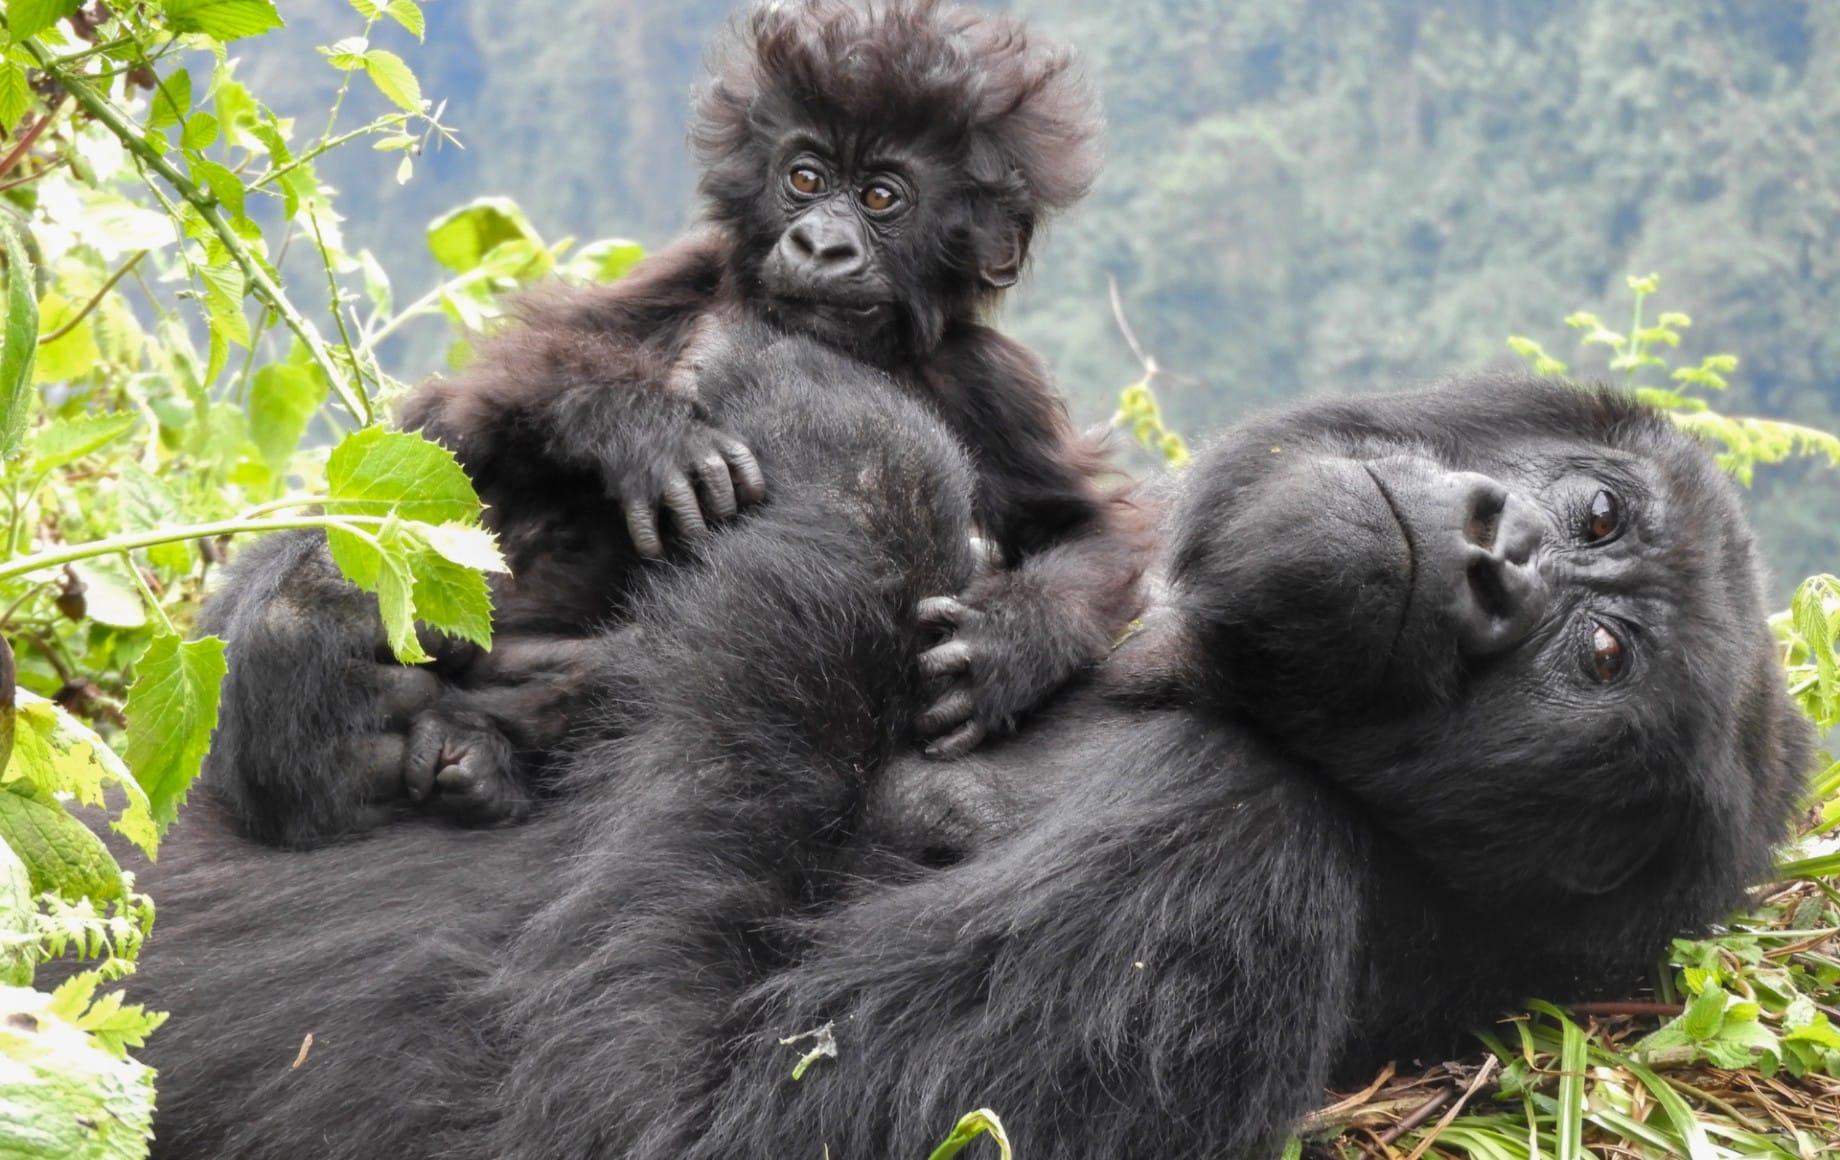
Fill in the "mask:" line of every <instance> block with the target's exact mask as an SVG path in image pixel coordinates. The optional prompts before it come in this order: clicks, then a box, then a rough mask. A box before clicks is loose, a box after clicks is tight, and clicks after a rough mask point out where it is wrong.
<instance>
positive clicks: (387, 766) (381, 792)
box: [340, 733, 404, 802]
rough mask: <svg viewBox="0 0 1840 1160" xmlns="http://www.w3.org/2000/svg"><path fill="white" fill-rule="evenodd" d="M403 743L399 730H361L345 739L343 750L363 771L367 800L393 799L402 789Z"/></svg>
mask: <svg viewBox="0 0 1840 1160" xmlns="http://www.w3.org/2000/svg"><path fill="white" fill-rule="evenodd" d="M403 752H404V742H403V736H402V734H400V733H361V734H359V735H358V736H356V737H349V738H346V740H345V742H344V743H343V746H342V747H341V750H340V753H341V755H342V756H343V757H344V758H345V760H346V761H348V762H350V763H351V765H352V766H353V767H354V768H356V769H359V770H362V771H363V786H364V800H365V801H369V802H392V801H395V800H397V799H398V798H400V797H401V796H402V792H403Z"/></svg>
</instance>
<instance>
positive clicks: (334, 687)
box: [199, 532, 596, 846]
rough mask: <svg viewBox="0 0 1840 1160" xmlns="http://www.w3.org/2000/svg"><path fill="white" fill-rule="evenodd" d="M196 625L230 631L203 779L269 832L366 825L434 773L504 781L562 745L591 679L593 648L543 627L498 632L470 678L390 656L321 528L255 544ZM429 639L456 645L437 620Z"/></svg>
mask: <svg viewBox="0 0 1840 1160" xmlns="http://www.w3.org/2000/svg"><path fill="white" fill-rule="evenodd" d="M199 629H200V631H202V632H205V633H210V634H214V635H218V636H222V637H224V638H225V639H226V640H227V641H228V642H229V648H228V656H229V662H230V663H229V671H228V673H227V674H226V676H225V678H224V686H223V696H222V700H221V702H220V708H219V713H218V725H217V732H216V733H215V735H214V736H213V738H212V742H211V751H210V754H209V755H208V756H207V758H206V760H205V777H206V779H207V782H208V784H210V785H212V786H213V787H214V788H215V789H216V790H217V792H218V793H219V795H220V796H221V797H222V798H223V799H224V801H225V802H226V804H227V805H228V806H229V807H230V808H231V810H232V811H233V812H234V813H235V815H236V816H237V818H238V820H239V823H240V824H241V825H242V827H243V828H244V831H245V832H246V833H248V834H250V835H251V836H252V837H255V838H256V839H258V840H260V841H263V842H268V843H270V844H274V845H282V846H308V845H313V844H315V843H316V842H317V841H319V840H321V839H323V838H324V837H325V836H326V835H344V834H352V833H356V832H359V831H362V830H366V829H370V828H371V827H373V826H375V825H377V824H379V823H381V822H383V821H385V820H388V819H389V818H390V817H391V816H393V815H394V814H395V813H398V812H400V811H401V809H402V808H403V805H404V803H405V789H406V790H407V794H408V799H407V800H411V801H413V800H421V799H424V798H427V797H428V796H430V794H432V793H433V791H434V790H435V788H436V787H437V786H438V785H439V786H444V787H445V786H448V785H450V784H451V785H452V786H454V787H464V788H465V789H467V790H471V791H473V792H475V793H482V792H499V793H505V792H511V791H513V790H514V788H515V787H518V786H520V785H522V784H527V783H528V782H529V780H530V779H529V778H527V777H526V778H517V779H513V778H511V777H508V776H504V775H505V774H508V773H509V772H510V771H511V769H512V768H513V767H514V766H519V765H523V766H532V765H535V764H536V763H538V762H540V761H541V760H542V757H543V755H544V754H546V753H548V752H549V751H550V750H552V749H554V748H555V747H556V746H557V745H559V744H560V743H561V742H562V740H563V737H564V734H565V732H566V728H567V718H568V715H569V714H570V713H571V712H573V711H574V708H575V706H576V705H577V704H578V703H579V700H580V699H581V698H582V697H584V696H585V695H586V694H587V693H588V691H589V690H590V689H591V688H592V687H593V683H592V680H591V678H590V674H592V673H593V671H594V666H593V663H592V662H593V657H594V655H595V648H596V646H595V645H594V644H593V643H592V642H590V641H587V640H581V639H565V638H557V637H553V636H548V635H542V636H537V635H529V636H524V637H511V638H506V639H501V640H500V641H499V642H498V645H497V647H496V648H495V649H494V651H493V652H492V653H491V654H488V655H486V656H484V657H481V658H479V659H475V660H472V661H471V662H470V663H469V664H468V665H467V671H468V676H469V680H470V682H471V687H468V688H460V687H457V686H455V685H453V684H451V683H449V682H448V681H447V680H445V679H443V678H442V677H441V676H438V675H437V672H436V670H437V668H440V667H441V666H439V665H430V666H404V665H399V664H397V663H396V662H395V660H394V658H393V657H392V656H391V655H390V649H389V645H388V642H387V638H386V636H385V634H384V630H383V624H382V621H381V620H380V619H379V617H378V613H377V602H376V598H375V597H374V596H372V595H370V594H369V593H366V592H364V591H362V590H360V589H359V588H358V587H357V586H355V585H353V584H352V583H350V582H349V581H348V580H346V579H345V578H344V577H343V576H342V575H341V574H340V573H339V571H338V568H337V567H336V566H335V565H334V564H333V562H332V559H331V557H330V555H329V554H328V553H327V550H326V540H325V537H324V535H323V534H321V533H319V532H284V533H281V534H278V535H274V536H270V537H268V538H267V539H265V540H261V541H258V542H257V543H255V544H252V545H250V546H249V547H248V548H246V549H245V550H244V551H243V552H242V553H240V554H239V555H238V557H237V559H236V561H235V563H234V564H233V565H232V566H231V568H230V571H229V574H228V575H227V576H226V577H225V580H224V583H223V585H222V586H221V587H220V589H219V591H218V592H217V594H216V595H214V596H213V598H212V599H211V600H210V601H208V602H207V603H206V605H205V610H204V613H203V615H202V616H201V617H200V619H199ZM425 644H426V645H427V646H428V647H430V648H431V649H433V650H434V651H435V652H436V654H437V656H440V655H442V654H443V653H444V652H446V651H448V650H450V649H452V648H454V647H455V646H454V645H453V644H452V643H451V642H448V641H445V640H443V639H441V638H438V637H435V636H433V635H432V634H429V635H428V639H427V640H426V642H425ZM461 647H468V648H470V646H461ZM436 800H437V801H438V802H440V803H441V804H442V805H443V806H444V807H447V808H454V809H465V808H467V807H468V805H469V804H481V805H483V804H484V803H471V802H470V799H469V798H468V797H467V796H465V795H464V794H462V793H452V792H450V793H443V794H441V795H439V796H438V797H437V798H436ZM492 805H493V808H492V809H491V811H490V812H492V813H493V814H495V815H502V816H518V815H519V814H521V813H522V812H523V804H522V803H521V802H519V801H500V802H495V803H492Z"/></svg>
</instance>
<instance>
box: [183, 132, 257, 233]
mask: <svg viewBox="0 0 1840 1160" xmlns="http://www.w3.org/2000/svg"><path fill="white" fill-rule="evenodd" d="M216 141H217V118H216V117H213V116H212V115H211V114H209V113H193V114H192V115H191V116H189V117H187V118H186V119H185V132H184V133H182V134H181V135H180V137H179V144H180V145H181V146H183V147H184V148H187V149H194V150H196V149H208V148H210V147H211V146H212V145H213V144H214V143H216ZM197 167H198V163H197V162H193V163H192V168H193V171H194V172H196V170H197ZM224 172H225V173H229V172H230V171H229V170H227V169H226V170H224ZM232 180H234V177H233V178H232ZM211 188H212V189H213V190H215V189H216V188H217V184H216V182H212V184H211ZM242 188H243V187H242V184H241V183H240V182H239V183H238V184H237V191H238V192H237V193H236V194H235V195H234V196H235V197H236V199H237V205H238V206H239V207H240V206H241V204H242V196H243V195H242V192H241V191H242ZM217 200H219V201H222V202H225V203H226V204H229V199H228V198H225V197H223V196H221V195H220V196H219V197H218V199H217ZM237 213H238V214H239V215H241V213H242V210H241V208H239V209H238V210H237Z"/></svg>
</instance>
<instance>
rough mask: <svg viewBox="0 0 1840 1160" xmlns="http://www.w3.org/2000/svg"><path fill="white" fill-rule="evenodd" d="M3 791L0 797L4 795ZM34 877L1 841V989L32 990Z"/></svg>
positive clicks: (35, 933) (35, 937)
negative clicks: (27, 988)
mask: <svg viewBox="0 0 1840 1160" xmlns="http://www.w3.org/2000/svg"><path fill="white" fill-rule="evenodd" d="M5 792H6V791H5V790H0V794H3V793H5ZM37 913H38V907H37V906H35V905H34V904H33V902H32V877H31V874H30V872H28V871H27V870H26V864H25V863H24V862H22V861H20V860H19V855H17V854H15V853H13V851H12V849H11V848H10V847H9V846H8V845H7V844H6V843H5V842H3V841H0V987H29V986H31V985H32V966H33V963H34V961H35V959H36V956H35V954H34V949H35V948H36V947H37V945H38V924H37V923H36V922H34V921H33V916H34V915H36V914H37Z"/></svg>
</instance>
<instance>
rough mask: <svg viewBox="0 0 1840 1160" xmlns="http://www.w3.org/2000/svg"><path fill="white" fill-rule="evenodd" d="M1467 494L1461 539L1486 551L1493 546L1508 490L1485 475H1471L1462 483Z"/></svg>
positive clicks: (1464, 498) (1506, 500) (1464, 499)
mask: <svg viewBox="0 0 1840 1160" xmlns="http://www.w3.org/2000/svg"><path fill="white" fill-rule="evenodd" d="M1464 482H1465V483H1466V484H1467V485H1468V494H1466V495H1465V496H1464V497H1463V501H1464V508H1465V509H1466V513H1467V514H1466V516H1465V519H1464V521H1463V538H1464V539H1466V540H1468V541H1469V542H1470V543H1472V544H1474V545H1475V546H1476V547H1478V548H1481V549H1483V550H1484V551H1487V550H1488V549H1489V548H1492V547H1493V546H1494V544H1495V535H1496V530H1497V525H1498V524H1499V523H1500V520H1501V511H1502V508H1503V507H1504V506H1505V505H1506V504H1507V502H1508V489H1507V488H1505V487H1503V486H1502V485H1501V484H1499V483H1496V482H1495V481H1494V480H1492V479H1490V478H1489V477H1488V476H1486V475H1472V476H1468V477H1466V479H1465V481H1464Z"/></svg>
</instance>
